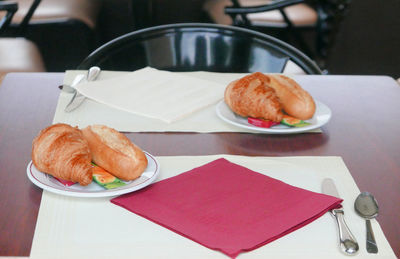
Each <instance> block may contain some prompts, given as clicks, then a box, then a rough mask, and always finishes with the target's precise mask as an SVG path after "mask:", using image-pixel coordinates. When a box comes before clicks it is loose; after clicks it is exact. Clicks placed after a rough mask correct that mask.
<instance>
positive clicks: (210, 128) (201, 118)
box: [53, 70, 321, 133]
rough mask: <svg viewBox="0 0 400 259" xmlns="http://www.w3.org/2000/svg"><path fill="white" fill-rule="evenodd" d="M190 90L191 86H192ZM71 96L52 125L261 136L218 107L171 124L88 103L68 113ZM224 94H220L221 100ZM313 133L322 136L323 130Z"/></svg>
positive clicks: (204, 75)
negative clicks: (220, 112) (232, 120)
mask: <svg viewBox="0 0 400 259" xmlns="http://www.w3.org/2000/svg"><path fill="white" fill-rule="evenodd" d="M83 73H86V71H76V70H75V71H67V72H66V74H65V77H64V84H71V82H72V81H73V79H74V78H75V77H76V75H78V74H83ZM128 73H130V72H118V71H102V72H101V73H100V76H99V78H98V79H97V80H99V81H101V80H111V79H112V78H116V77H120V76H124V75H127V74H128ZM177 74H180V75H184V76H190V77H193V78H195V79H196V80H197V79H199V80H207V81H211V82H215V83H216V84H219V85H223V86H227V85H228V84H229V83H230V82H232V81H233V80H236V79H238V78H240V77H243V76H244V75H245V74H239V73H213V72H179V73H177ZM189 87H190V86H189ZM72 95H73V94H71V93H66V92H60V97H59V99H58V104H57V108H56V112H55V115H54V119H53V123H59V122H62V123H67V124H70V125H73V126H78V127H79V128H83V127H86V126H88V125H93V124H104V125H107V126H109V127H112V128H115V129H116V130H119V131H123V132H199V133H211V132H246V133H260V132H256V131H253V130H250V129H243V128H239V127H235V126H232V125H230V124H228V123H226V122H224V121H222V120H221V119H220V118H218V116H217V115H216V111H215V108H216V104H212V105H210V106H207V107H204V108H203V109H200V110H197V111H196V112H193V113H190V115H189V116H186V117H184V118H183V119H180V120H177V121H174V122H172V123H168V122H165V121H162V120H159V119H154V118H149V117H145V116H140V115H138V114H133V113H130V112H126V111H122V110H119V109H116V108H112V107H110V106H107V105H105V104H102V103H99V102H96V101H93V100H91V99H86V100H85V101H84V102H83V104H82V105H81V106H80V107H78V108H77V109H76V110H74V111H72V112H69V113H68V112H65V111H64V108H65V106H66V105H67V104H68V103H69V101H70V100H71V98H72ZM222 98H223V93H221V99H222ZM310 132H321V130H320V129H317V130H314V131H310Z"/></svg>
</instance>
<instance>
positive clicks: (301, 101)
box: [267, 74, 315, 120]
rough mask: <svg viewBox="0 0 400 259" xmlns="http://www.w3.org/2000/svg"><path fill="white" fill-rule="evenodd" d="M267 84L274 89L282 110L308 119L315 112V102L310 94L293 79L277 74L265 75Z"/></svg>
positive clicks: (299, 117) (293, 115)
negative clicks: (267, 78)
mask: <svg viewBox="0 0 400 259" xmlns="http://www.w3.org/2000/svg"><path fill="white" fill-rule="evenodd" d="M267 76H268V77H269V78H270V79H271V80H270V82H269V84H268V85H269V86H270V87H272V88H273V89H275V92H276V95H277V96H278V98H279V100H280V102H281V104H282V107H283V110H284V111H285V112H286V113H287V114H288V115H290V116H292V117H295V118H298V119H300V120H307V119H310V118H311V117H312V116H313V115H314V113H315V102H314V100H313V98H312V97H311V95H310V94H309V93H308V92H307V91H305V90H304V89H303V88H301V86H300V85H299V84H297V83H296V82H295V81H294V80H293V79H291V78H289V77H287V76H284V75H278V74H270V75H267Z"/></svg>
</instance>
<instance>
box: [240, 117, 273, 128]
mask: <svg viewBox="0 0 400 259" xmlns="http://www.w3.org/2000/svg"><path fill="white" fill-rule="evenodd" d="M247 122H248V123H250V124H252V125H254V126H257V127H262V128H271V127H272V126H275V125H278V124H279V122H276V121H271V120H263V119H258V118H252V117H247Z"/></svg>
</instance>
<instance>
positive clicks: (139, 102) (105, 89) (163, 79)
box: [76, 67, 226, 123]
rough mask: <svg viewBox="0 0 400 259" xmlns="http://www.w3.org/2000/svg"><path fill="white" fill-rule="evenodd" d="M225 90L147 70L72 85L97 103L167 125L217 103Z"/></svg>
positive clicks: (191, 78) (186, 77) (199, 81)
mask: <svg viewBox="0 0 400 259" xmlns="http://www.w3.org/2000/svg"><path fill="white" fill-rule="evenodd" d="M225 87H226V85H223V84H218V83H215V82H213V81H208V80H204V79H197V78H193V77H189V76H185V75H182V74H177V73H173V72H168V71H161V70H157V69H154V68H150V67H146V68H143V69H140V70H137V71H134V72H130V73H127V74H125V75H121V76H118V77H114V78H111V79H106V80H97V81H92V82H86V83H82V84H78V85H76V89H77V90H78V91H79V92H80V93H81V94H83V95H85V96H86V97H88V98H90V99H92V100H95V101H97V102H99V103H103V104H106V105H108V106H111V107H113V108H117V109H120V110H123V111H127V112H130V113H134V114H138V115H142V116H146V117H150V118H155V119H159V120H162V121H164V122H167V123H171V122H174V121H177V120H179V119H182V118H184V117H186V116H188V115H190V114H192V113H194V112H196V111H198V110H201V109H203V108H205V107H208V106H210V105H212V104H215V103H217V102H218V101H219V100H221V99H222V98H223V94H224V90H225Z"/></svg>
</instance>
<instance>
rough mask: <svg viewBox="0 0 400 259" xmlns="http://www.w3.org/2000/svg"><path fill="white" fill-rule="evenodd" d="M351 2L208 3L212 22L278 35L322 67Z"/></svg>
mask: <svg viewBox="0 0 400 259" xmlns="http://www.w3.org/2000/svg"><path fill="white" fill-rule="evenodd" d="M349 2H350V0H207V1H206V2H205V4H204V10H205V12H206V13H207V14H208V16H209V18H210V19H211V21H213V22H215V23H219V24H229V25H235V26H240V27H245V28H250V29H253V30H257V31H260V32H264V33H267V34H270V35H274V36H275V37H278V38H280V39H282V40H284V41H286V42H288V43H289V44H291V45H294V46H296V47H298V48H299V49H300V50H302V51H303V52H304V53H305V54H307V55H308V56H309V57H310V58H312V59H314V60H315V61H316V62H317V63H318V64H319V66H320V67H322V68H324V67H325V61H326V58H327V55H328V50H329V49H330V47H331V46H332V44H333V43H334V40H335V35H336V32H337V29H338V27H339V24H340V21H341V20H342V18H343V16H344V15H345V13H346V10H347V7H348V4H349Z"/></svg>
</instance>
